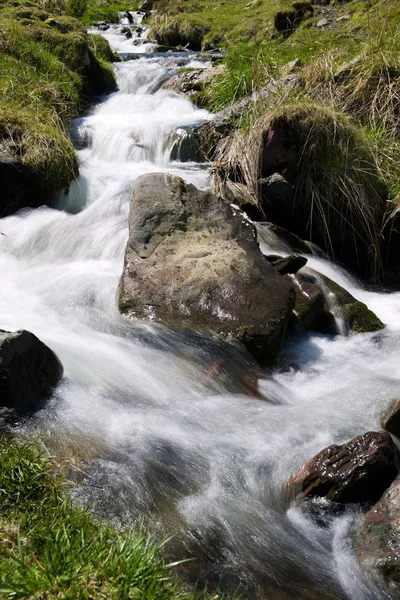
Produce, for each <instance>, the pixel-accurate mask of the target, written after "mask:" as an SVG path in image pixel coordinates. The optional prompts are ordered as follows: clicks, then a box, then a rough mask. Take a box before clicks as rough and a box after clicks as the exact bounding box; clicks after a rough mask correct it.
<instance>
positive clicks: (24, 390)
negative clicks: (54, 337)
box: [0, 330, 63, 412]
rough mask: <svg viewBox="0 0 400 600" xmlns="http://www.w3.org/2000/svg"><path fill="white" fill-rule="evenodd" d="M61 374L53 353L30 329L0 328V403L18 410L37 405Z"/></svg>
mask: <svg viewBox="0 0 400 600" xmlns="http://www.w3.org/2000/svg"><path fill="white" fill-rule="evenodd" d="M62 374H63V367H62V365H61V363H60V361H59V359H58V358H57V356H56V355H55V353H54V352H53V351H52V350H50V348H48V347H47V346H46V345H45V344H43V342H41V341H40V340H39V339H38V338H37V337H36V336H35V335H33V333H30V332H29V331H25V330H21V331H15V332H12V333H11V332H8V331H2V330H0V406H2V407H6V408H12V409H15V410H16V411H18V412H27V411H31V410H35V409H37V408H39V407H40V406H41V405H42V403H43V400H44V399H45V398H46V397H47V396H48V395H49V394H50V392H51V390H52V388H53V387H54V386H56V385H57V383H58V382H59V381H60V379H61V377H62Z"/></svg>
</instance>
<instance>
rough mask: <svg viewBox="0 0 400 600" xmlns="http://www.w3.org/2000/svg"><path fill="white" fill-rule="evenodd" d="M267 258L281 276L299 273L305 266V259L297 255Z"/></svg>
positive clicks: (270, 256)
mask: <svg viewBox="0 0 400 600" xmlns="http://www.w3.org/2000/svg"><path fill="white" fill-rule="evenodd" d="M267 258H268V260H269V262H270V263H271V264H272V265H273V266H274V268H275V269H276V270H277V271H278V273H280V274H281V275H287V274H288V273H292V274H294V273H297V271H300V269H301V268H302V267H304V266H305V265H306V264H307V259H306V258H304V256H298V254H290V255H289V256H285V257H282V256H274V255H273V254H271V255H269V256H267Z"/></svg>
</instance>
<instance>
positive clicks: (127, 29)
mask: <svg viewBox="0 0 400 600" xmlns="http://www.w3.org/2000/svg"><path fill="white" fill-rule="evenodd" d="M121 33H123V34H124V36H125V37H126V39H127V40H130V39H131V38H132V31H131V28H130V27H128V26H124V27H121Z"/></svg>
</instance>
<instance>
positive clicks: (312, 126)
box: [213, 103, 386, 278]
mask: <svg viewBox="0 0 400 600" xmlns="http://www.w3.org/2000/svg"><path fill="white" fill-rule="evenodd" d="M273 131H287V132H290V139H291V143H292V146H293V148H294V149H295V150H294V152H293V156H292V158H291V159H289V162H288V164H286V165H285V167H284V175H285V176H286V177H287V179H288V180H289V181H291V182H292V183H293V185H294V202H293V207H294V208H293V211H296V215H299V219H306V221H307V223H306V227H305V229H306V231H304V232H302V233H303V235H304V234H305V233H307V234H308V237H309V239H310V241H316V240H318V242H319V243H320V244H321V239H322V242H323V247H324V248H325V250H326V251H327V252H328V253H329V254H330V255H331V256H332V257H333V258H336V259H337V260H339V261H340V260H342V259H343V256H341V255H338V239H340V237H342V238H343V240H344V246H343V247H346V248H347V249H348V248H349V247H351V248H352V252H354V253H355V254H356V255H357V254H358V253H360V255H359V256H358V257H357V260H359V261H360V262H363V261H364V257H365V255H366V256H367V257H368V261H367V262H368V266H367V267H366V270H367V271H368V275H369V277H372V278H377V277H378V276H379V273H380V272H381V270H382V261H381V256H380V235H381V229H382V225H383V220H384V215H385V211H386V200H385V198H386V190H385V186H384V184H383V182H382V177H381V173H380V170H379V166H378V165H377V163H376V158H375V156H374V154H373V152H372V151H371V149H370V145H369V143H368V140H367V139H366V137H365V136H364V135H363V133H362V131H361V129H360V128H358V127H357V126H356V125H355V124H354V123H352V122H351V121H350V120H349V119H348V118H347V117H346V116H345V115H344V114H342V113H339V112H337V111H334V110H332V109H329V108H327V107H323V106H319V105H315V104H306V103H302V104H288V105H284V106H282V107H280V108H278V109H275V110H274V111H271V112H268V113H266V114H265V115H263V116H262V117H261V118H259V119H258V120H257V121H256V123H255V124H254V126H253V127H252V129H251V131H250V133H249V134H245V133H244V132H243V131H239V132H236V134H235V135H234V136H233V138H232V139H231V140H230V141H226V142H225V143H224V144H221V145H220V148H219V151H218V154H217V158H216V163H215V167H214V173H213V187H214V191H216V192H217V193H220V194H222V195H223V196H225V197H227V196H228V199H229V200H232V197H233V195H234V192H235V191H236V190H242V189H243V186H246V188H247V192H248V193H249V194H250V195H251V197H252V198H253V200H254V201H256V202H258V203H260V204H261V203H262V200H263V199H262V198H261V188H260V181H261V180H262V178H263V177H265V176H266V175H268V173H263V172H262V158H263V156H264V154H265V152H266V146H265V143H266V142H265V140H266V138H267V133H268V132H273ZM267 151H268V150H267ZM278 170H279V169H278ZM281 170H282V169H281ZM263 204H264V207H266V208H265V210H266V212H268V205H266V203H265V199H264V203H263ZM267 216H268V215H267ZM288 218H290V216H289V215H288ZM292 218H293V219H294V218H295V215H292ZM333 238H335V239H333Z"/></svg>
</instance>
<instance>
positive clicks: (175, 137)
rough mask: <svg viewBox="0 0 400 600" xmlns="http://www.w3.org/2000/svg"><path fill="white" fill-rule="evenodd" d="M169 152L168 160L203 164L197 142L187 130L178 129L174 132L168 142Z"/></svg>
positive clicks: (201, 153) (202, 157)
mask: <svg viewBox="0 0 400 600" xmlns="http://www.w3.org/2000/svg"><path fill="white" fill-rule="evenodd" d="M168 147H170V148H171V150H170V159H171V160H179V161H180V162H188V161H195V162H197V163H201V162H204V156H203V152H202V149H201V148H200V147H199V140H198V138H197V137H196V136H194V135H193V133H192V132H191V131H188V130H187V129H183V128H179V129H177V130H176V131H174V132H173V133H172V134H171V135H170V137H169V140H168Z"/></svg>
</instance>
